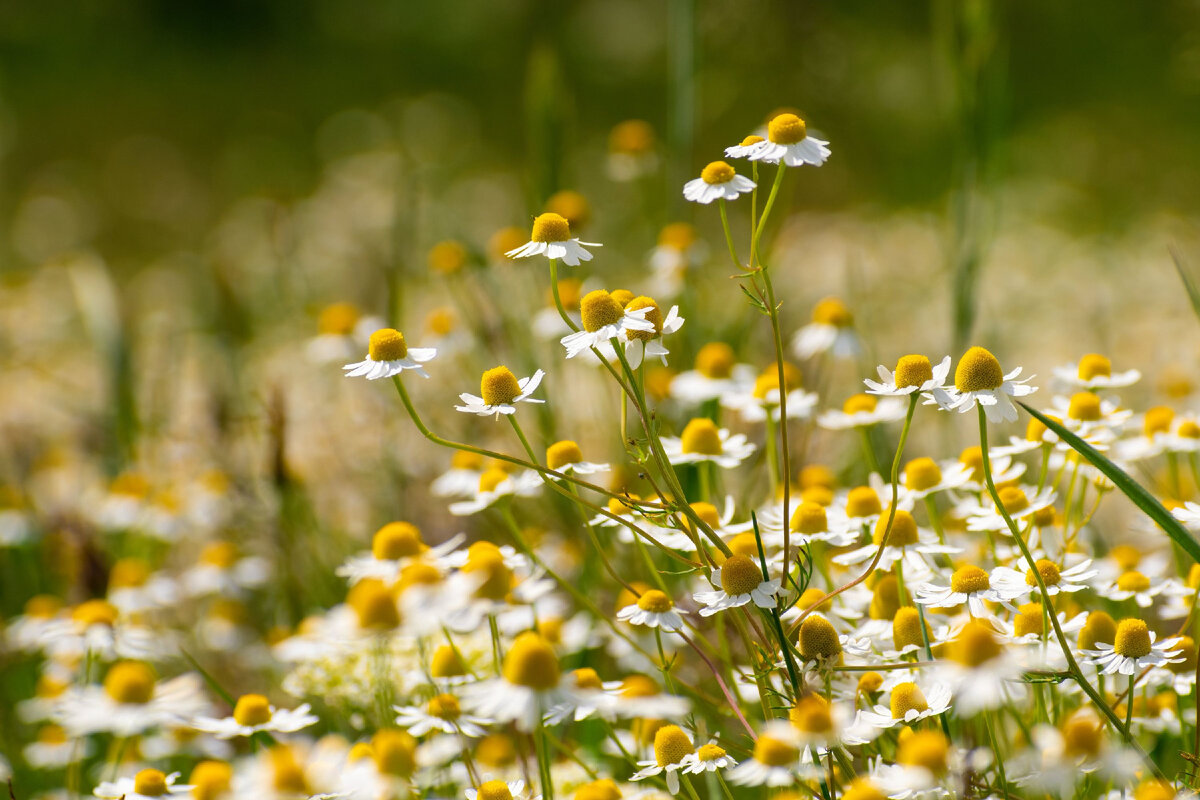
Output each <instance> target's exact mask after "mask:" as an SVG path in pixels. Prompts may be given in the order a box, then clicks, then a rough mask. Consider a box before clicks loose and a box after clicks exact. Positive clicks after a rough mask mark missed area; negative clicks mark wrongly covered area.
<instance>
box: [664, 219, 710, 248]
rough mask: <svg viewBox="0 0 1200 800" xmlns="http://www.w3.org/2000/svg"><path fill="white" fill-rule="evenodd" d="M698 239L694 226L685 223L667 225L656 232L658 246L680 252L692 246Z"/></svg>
mask: <svg viewBox="0 0 1200 800" xmlns="http://www.w3.org/2000/svg"><path fill="white" fill-rule="evenodd" d="M699 238H700V237H699V234H697V233H696V228H695V226H694V225H690V224H688V223H686V222H671V223H668V224H667V225H664V226H663V228H662V230H660V231H659V232H658V243H659V245H661V246H663V247H670V248H672V249H675V250H679V251H680V252H683V251H684V250H687V249H688V248H689V247H691V246H692V245H694V244H695V243H696V240H697V239H699Z"/></svg>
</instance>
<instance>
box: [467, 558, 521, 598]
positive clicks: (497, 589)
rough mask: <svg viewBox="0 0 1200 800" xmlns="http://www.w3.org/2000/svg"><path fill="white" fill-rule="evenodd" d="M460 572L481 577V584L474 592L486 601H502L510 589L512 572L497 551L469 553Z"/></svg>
mask: <svg viewBox="0 0 1200 800" xmlns="http://www.w3.org/2000/svg"><path fill="white" fill-rule="evenodd" d="M462 571H463V572H465V573H467V574H468V575H472V574H477V575H478V576H482V578H483V583H482V584H480V586H479V588H478V589H476V590H475V594H476V595H478V596H479V597H482V598H485V599H487V600H503V599H504V598H505V597H507V596H508V593H509V591H510V590H511V589H512V585H513V574H512V570H510V569H509V568H508V565H506V564H505V563H504V556H502V555H501V554H500V551H499V550H478V551H473V552H471V553H470V555H469V556H468V557H467V563H466V564H464V565H463V568H462Z"/></svg>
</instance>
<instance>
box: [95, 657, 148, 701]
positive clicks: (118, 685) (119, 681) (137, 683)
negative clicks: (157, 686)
mask: <svg viewBox="0 0 1200 800" xmlns="http://www.w3.org/2000/svg"><path fill="white" fill-rule="evenodd" d="M104 691H105V692H107V693H108V696H109V697H111V698H112V699H113V700H115V701H116V702H118V703H128V704H131V705H145V704H146V703H149V702H150V701H151V700H152V699H153V698H154V673H153V672H151V670H150V667H148V666H146V665H145V664H143V663H142V662H140V661H119V662H117V663H116V664H113V665H112V667H111V668H110V669H109V670H108V674H107V675H105V676H104Z"/></svg>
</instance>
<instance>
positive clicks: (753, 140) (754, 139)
mask: <svg viewBox="0 0 1200 800" xmlns="http://www.w3.org/2000/svg"><path fill="white" fill-rule="evenodd" d="M765 141H766V139H764V138H763V137H761V136H759V135H758V134H754V133H752V134H750V135H749V136H747V137H746V138H745V139H742V141H740V142H739V143H738V146H739V147H749V146H750V145H752V144H758V143H759V142H765Z"/></svg>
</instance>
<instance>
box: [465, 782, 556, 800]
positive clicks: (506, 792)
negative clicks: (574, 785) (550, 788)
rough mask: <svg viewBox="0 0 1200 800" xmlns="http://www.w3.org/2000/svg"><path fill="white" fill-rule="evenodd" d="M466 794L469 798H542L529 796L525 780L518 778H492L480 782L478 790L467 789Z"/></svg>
mask: <svg viewBox="0 0 1200 800" xmlns="http://www.w3.org/2000/svg"><path fill="white" fill-rule="evenodd" d="M464 794H465V795H466V797H467V800H540V798H541V795H537V796H533V797H528V796H527V795H528V792H526V791H525V781H523V780H521V779H519V778H517V779H514V780H511V781H503V780H490V781H484V782H483V783H481V784H479V789H478V791H477V790H475V789H467V790H466V792H464Z"/></svg>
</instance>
